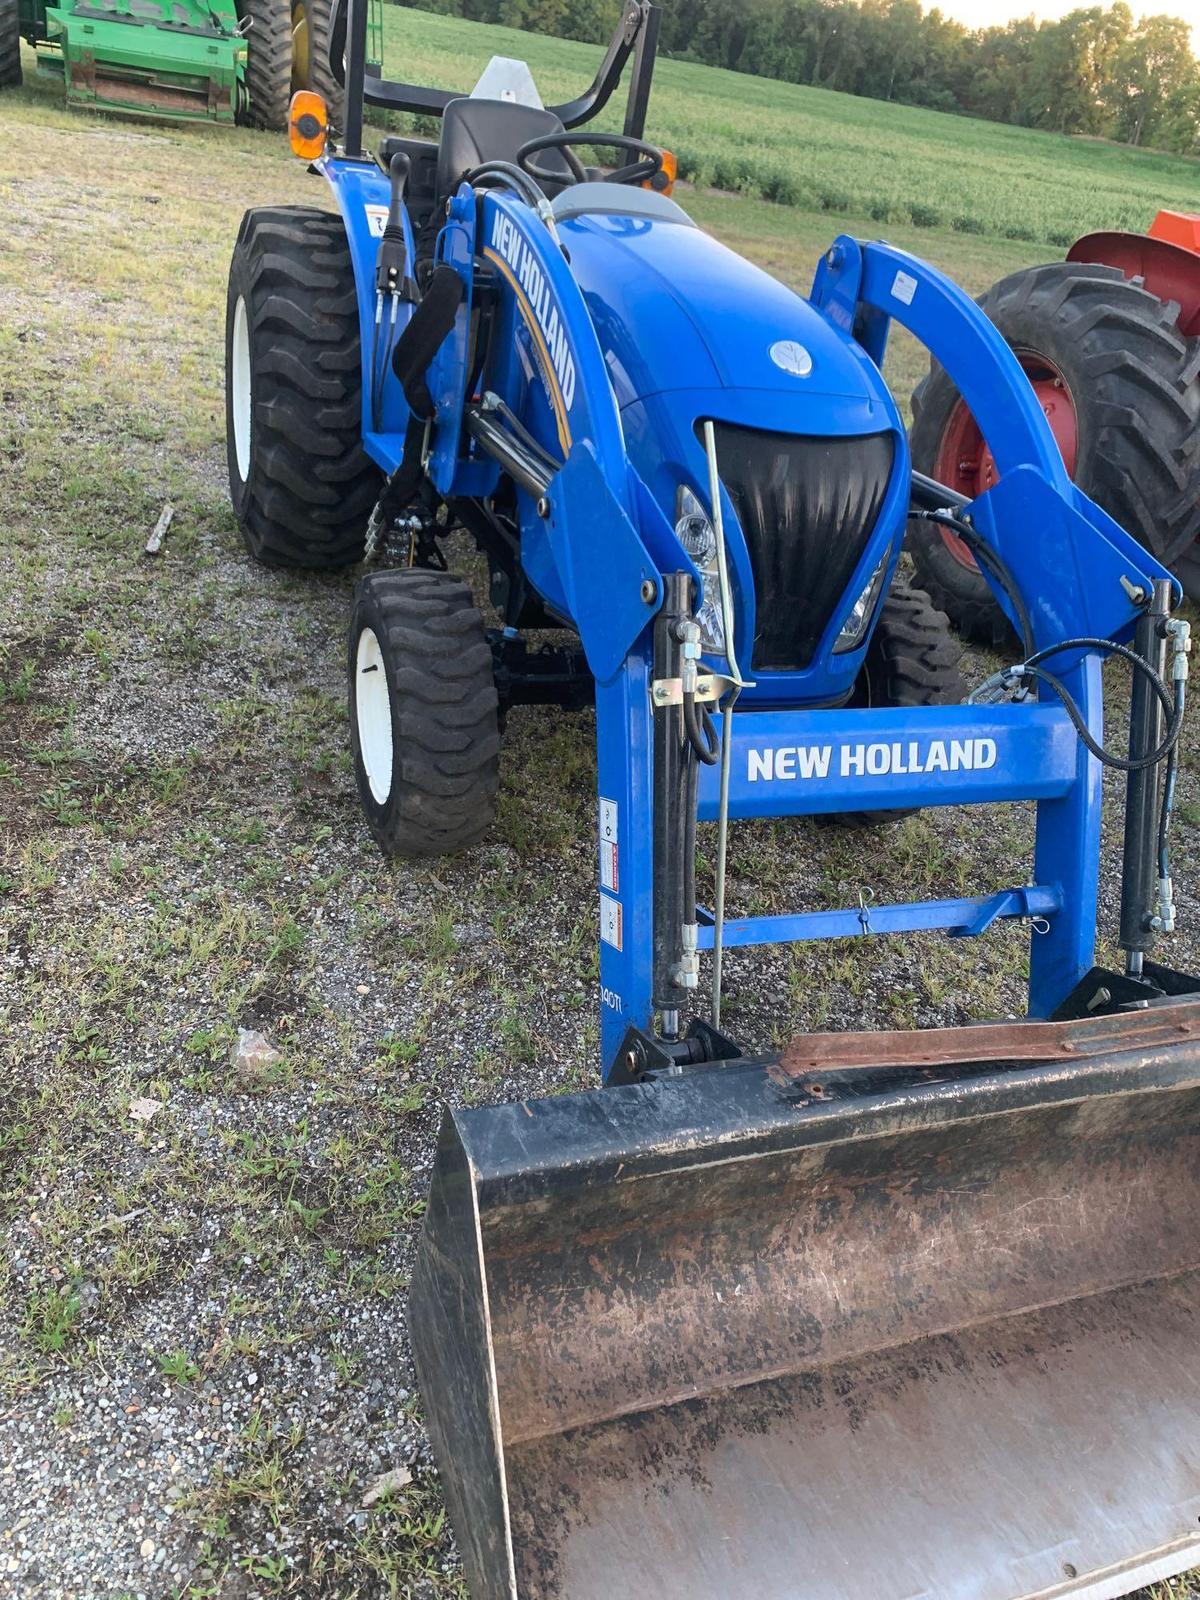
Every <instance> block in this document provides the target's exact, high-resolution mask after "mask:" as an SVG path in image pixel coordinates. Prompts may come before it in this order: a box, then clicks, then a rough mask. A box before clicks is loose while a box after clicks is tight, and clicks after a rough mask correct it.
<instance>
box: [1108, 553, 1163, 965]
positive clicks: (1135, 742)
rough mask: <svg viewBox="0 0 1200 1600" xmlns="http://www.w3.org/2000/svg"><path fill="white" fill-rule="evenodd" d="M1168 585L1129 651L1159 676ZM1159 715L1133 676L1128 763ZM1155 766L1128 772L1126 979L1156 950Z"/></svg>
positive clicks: (1148, 747)
mask: <svg viewBox="0 0 1200 1600" xmlns="http://www.w3.org/2000/svg"><path fill="white" fill-rule="evenodd" d="M1173 598H1174V596H1173V594H1172V589H1171V584H1170V583H1169V582H1167V581H1166V580H1165V579H1161V580H1159V581H1157V582H1156V583H1155V585H1154V590H1153V594H1152V596H1151V599H1150V604H1149V605H1148V606H1147V607H1146V609H1145V611H1143V613H1142V615H1141V616H1140V617H1139V618H1138V622H1137V627H1136V629H1135V630H1134V635H1133V648H1134V649H1135V650H1136V651H1137V653H1138V655H1140V656H1141V657H1142V659H1143V660H1144V661H1146V662H1148V663H1149V665H1150V666H1151V667H1153V668H1154V670H1155V672H1157V673H1159V674H1161V673H1162V670H1163V663H1164V660H1165V651H1166V634H1165V628H1164V625H1165V623H1166V622H1167V619H1168V618H1169V617H1170V615H1171V604H1172V601H1173ZM1163 732H1164V730H1163V709H1162V704H1161V702H1160V701H1159V698H1158V696H1157V695H1156V694H1155V693H1154V690H1153V688H1152V686H1151V683H1150V680H1149V679H1148V678H1147V676H1146V674H1145V673H1144V672H1135V673H1134V675H1133V686H1132V689H1131V691H1130V696H1129V758H1130V760H1131V761H1138V760H1142V759H1143V758H1144V757H1146V756H1148V755H1149V754H1150V753H1151V751H1153V750H1157V749H1158V747H1159V745H1160V744H1161V743H1162V740H1163ZM1160 776H1161V773H1160V769H1159V767H1158V766H1151V767H1142V768H1140V769H1138V770H1137V771H1135V772H1131V773H1130V774H1129V776H1128V779H1127V780H1126V785H1125V853H1124V861H1123V863H1122V868H1121V936H1120V944H1121V948H1122V950H1124V951H1125V953H1126V958H1127V967H1128V970H1129V972H1130V973H1132V974H1134V975H1137V974H1139V973H1140V972H1141V970H1142V958H1143V956H1144V955H1145V952H1146V951H1147V950H1149V949H1151V947H1152V946H1153V944H1154V928H1153V926H1152V917H1153V905H1154V896H1155V889H1156V885H1157V878H1158V860H1157V855H1158V822H1159V805H1160V799H1159V779H1160Z"/></svg>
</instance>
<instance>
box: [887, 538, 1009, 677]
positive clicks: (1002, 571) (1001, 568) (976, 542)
mask: <svg viewBox="0 0 1200 1600" xmlns="http://www.w3.org/2000/svg"><path fill="white" fill-rule="evenodd" d="M910 515H911V516H912V517H914V518H915V519H916V520H918V521H920V522H937V523H940V524H941V525H942V526H943V527H944V528H950V529H951V530H952V531H953V532H954V533H956V534H957V535H958V537H959V538H960V539H961V540H962V542H963V543H964V544H965V545H966V547H967V549H968V550H969V551H970V552H971V554H972V555H973V556H974V557H975V559H976V561H977V562H978V563H979V565H980V566H981V567H986V568H987V570H988V571H989V572H990V573H991V574H992V577H993V578H995V580H996V582H997V583H998V584H999V585H1000V587H1001V588H1002V589H1003V590H1004V592H1005V594H1006V595H1007V596H1008V598H1009V599H1010V600H1011V601H1012V608H1013V610H1014V611H1015V612H1016V614H1017V624H1018V626H1019V628H1020V630H1021V647H1022V649H1023V650H1024V651H1025V655H1026V657H1029V656H1031V655H1032V654H1033V645H1034V639H1033V623H1032V621H1031V620H1030V616H1029V608H1028V607H1027V606H1026V604H1025V601H1024V598H1023V597H1022V594H1021V591H1020V588H1019V587H1018V586H1017V580H1016V579H1015V578H1014V577H1013V575H1012V570H1011V568H1010V567H1009V566H1008V565H1007V563H1006V562H1005V561H1004V560H1003V559H1002V558H1001V557H1000V556H998V555H997V554H996V552H995V551H994V550H993V549H992V547H991V545H990V544H988V542H987V540H986V539H985V538H984V537H983V535H982V534H980V533H979V532H977V530H976V529H974V528H973V527H972V526H971V524H970V523H969V522H964V521H963V519H962V518H961V517H956V516H955V515H954V513H953V512H951V511H946V510H943V511H912V512H910Z"/></svg>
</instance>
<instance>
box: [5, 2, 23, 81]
mask: <svg viewBox="0 0 1200 1600" xmlns="http://www.w3.org/2000/svg"><path fill="white" fill-rule="evenodd" d="M17 6H18V0H0V89H16V88H19V87H20V84H21V18H20V13H19V11H18V10H17Z"/></svg>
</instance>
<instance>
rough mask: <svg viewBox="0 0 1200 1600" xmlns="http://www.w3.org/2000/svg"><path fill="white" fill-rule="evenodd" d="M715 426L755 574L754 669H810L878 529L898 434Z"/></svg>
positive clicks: (724, 479)
mask: <svg viewBox="0 0 1200 1600" xmlns="http://www.w3.org/2000/svg"><path fill="white" fill-rule="evenodd" d="M714 427H715V432H716V440H717V463H718V466H719V468H720V473H721V481H722V482H723V483H724V485H725V488H726V490H727V491H728V494H729V498H730V499H731V500H732V501H733V505H734V509H735V511H736V512H737V515H738V521H739V522H740V523H741V525H742V533H743V534H744V535H745V539H746V543H747V545H748V546H749V550H750V565H751V568H752V570H753V573H754V592H755V597H756V602H757V604H756V613H757V618H756V625H755V633H754V651H753V665H754V668H755V669H756V670H758V671H763V670H769V669H772V668H773V669H775V670H776V671H780V670H789V669H791V670H797V669H799V668H801V667H806V666H807V665H808V664H809V662H810V661H811V660H812V658H813V655H814V653H815V651H816V648H817V644H818V643H819V641H820V638H821V634H822V633H823V632H824V630H825V626H826V624H827V623H828V621H829V617H830V614H831V612H832V611H833V609H834V607H835V606H836V605H837V604H838V603H839V601H841V599H842V598H843V596H844V595H845V592H846V586H847V584H848V583H849V582H850V578H851V576H852V574H853V572H854V568H855V566H856V565H857V564H858V560H859V557H860V556H861V555H862V553H863V549H864V547H865V546H866V543H867V540H868V539H869V538H870V536H871V533H872V530H873V529H874V527H875V521H876V518H877V517H878V516H879V508H880V507H881V506H882V504H883V499H884V495H885V494H886V493H887V487H888V482H889V480H890V478H891V473H892V461H893V457H894V454H895V444H894V441H893V439H892V436H891V434H890V433H872V434H865V435H857V436H855V437H852V438H810V437H808V436H806V435H800V434H790V433H766V432H762V431H760V430H758V429H756V428H738V427H734V426H733V425H732V424H731V423H720V422H719V423H716V424H715V425H714Z"/></svg>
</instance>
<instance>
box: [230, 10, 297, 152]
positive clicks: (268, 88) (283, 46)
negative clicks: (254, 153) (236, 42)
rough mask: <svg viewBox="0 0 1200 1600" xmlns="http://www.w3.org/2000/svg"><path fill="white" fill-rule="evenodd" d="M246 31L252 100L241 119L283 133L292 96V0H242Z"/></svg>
mask: <svg viewBox="0 0 1200 1600" xmlns="http://www.w3.org/2000/svg"><path fill="white" fill-rule="evenodd" d="M238 15H239V16H240V18H241V19H242V21H246V20H247V19H249V22H250V30H249V32H248V33H247V35H246V92H247V96H248V100H249V104H248V105H247V106H246V109H245V111H244V112H243V113H242V115H241V117H240V118H239V121H241V122H243V123H244V124H245V125H246V126H247V127H250V128H265V129H267V130H268V131H269V132H271V133H282V132H283V131H284V129H285V128H286V127H287V123H288V106H289V104H290V103H291V98H292V9H291V5H290V3H289V0H242V3H241V4H240V5H239V6H238Z"/></svg>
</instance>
